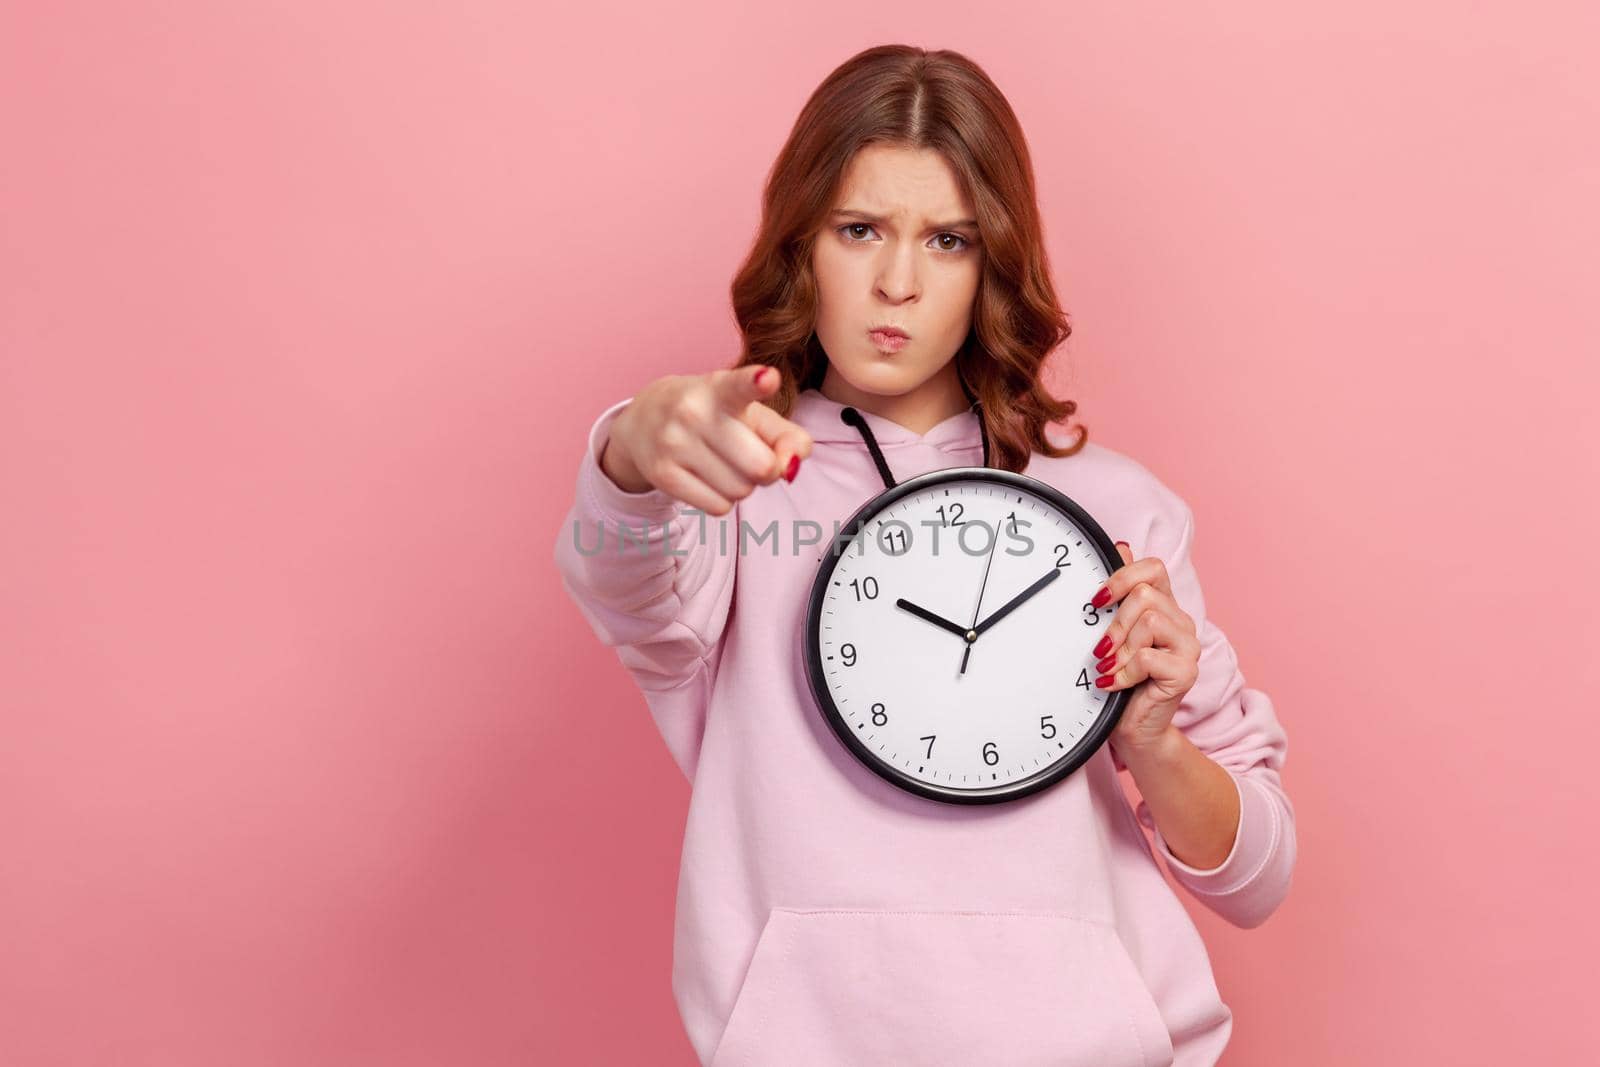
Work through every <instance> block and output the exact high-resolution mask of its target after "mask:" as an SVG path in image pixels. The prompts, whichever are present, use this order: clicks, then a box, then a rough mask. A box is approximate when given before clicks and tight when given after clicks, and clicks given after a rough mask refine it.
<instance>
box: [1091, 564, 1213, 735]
mask: <svg viewBox="0 0 1600 1067" xmlns="http://www.w3.org/2000/svg"><path fill="white" fill-rule="evenodd" d="M1117 551H1118V552H1119V553H1120V554H1121V555H1122V562H1123V563H1124V564H1125V566H1123V567H1121V568H1120V569H1118V570H1117V571H1116V572H1115V573H1113V574H1112V575H1111V577H1110V579H1108V580H1107V582H1106V584H1105V587H1104V589H1103V590H1102V591H1101V592H1100V593H1099V596H1098V599H1099V600H1100V601H1101V603H1103V604H1110V603H1116V604H1117V613H1116V615H1115V617H1113V618H1112V620H1111V626H1110V628H1109V629H1107V630H1106V633H1105V637H1104V638H1103V639H1102V640H1101V642H1100V644H1098V645H1097V646H1095V649H1094V654H1095V655H1096V656H1098V657H1100V662H1099V663H1097V664H1096V667H1097V669H1098V670H1099V672H1100V674H1101V677H1100V678H1098V679H1096V681H1095V685H1096V686H1098V687H1100V688H1102V689H1106V690H1107V691H1109V692H1116V691H1117V690H1120V689H1127V688H1128V687H1130V686H1134V687H1136V688H1135V689H1134V690H1133V693H1132V694H1131V695H1130V696H1129V698H1128V703H1127V705H1126V706H1125V707H1124V708H1123V709H1122V718H1121V719H1120V720H1118V722H1117V728H1116V731H1115V732H1114V733H1113V734H1112V735H1111V736H1112V738H1113V740H1115V742H1116V744H1117V748H1118V749H1119V750H1120V751H1123V752H1126V751H1128V750H1130V749H1136V748H1140V747H1153V746H1155V745H1157V744H1159V743H1160V742H1161V741H1162V740H1164V739H1165V738H1166V736H1167V733H1168V731H1169V730H1171V729H1172V715H1173V713H1174V712H1175V711H1177V710H1178V704H1179V703H1180V702H1181V701H1182V700H1183V697H1184V694H1186V693H1188V692H1189V690H1190V689H1192V688H1193V687H1194V683H1195V679H1196V678H1197V677H1199V674H1200V638H1199V636H1198V635H1197V634H1196V632H1195V625H1194V620H1193V619H1191V618H1190V617H1189V615H1188V613H1187V612H1185V611H1184V610H1183V609H1182V608H1180V607H1178V602H1177V601H1176V600H1174V599H1173V597H1172V583H1171V582H1170V581H1168V578H1167V567H1166V564H1164V563H1162V562H1161V560H1159V559H1157V558H1156V557H1155V556H1147V557H1146V558H1144V559H1140V560H1135V559H1134V558H1133V550H1132V549H1131V548H1129V547H1128V545H1127V543H1126V542H1123V541H1118V542H1117ZM1108 679H1109V680H1108Z"/></svg>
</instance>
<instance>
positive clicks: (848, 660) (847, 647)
mask: <svg viewBox="0 0 1600 1067" xmlns="http://www.w3.org/2000/svg"><path fill="white" fill-rule="evenodd" d="M839 658H840V659H842V660H844V665H845V666H846V667H854V666H855V665H856V646H855V645H852V644H850V643H849V642H848V641H847V642H845V643H844V644H842V645H840V646H839Z"/></svg>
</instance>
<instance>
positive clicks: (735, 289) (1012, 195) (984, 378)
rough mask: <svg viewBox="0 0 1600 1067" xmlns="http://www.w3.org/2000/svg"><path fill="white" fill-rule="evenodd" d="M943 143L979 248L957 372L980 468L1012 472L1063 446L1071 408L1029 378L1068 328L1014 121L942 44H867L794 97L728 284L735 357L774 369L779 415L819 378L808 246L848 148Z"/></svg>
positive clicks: (828, 206) (974, 72) (971, 68)
mask: <svg viewBox="0 0 1600 1067" xmlns="http://www.w3.org/2000/svg"><path fill="white" fill-rule="evenodd" d="M875 143H878V144H888V145H894V146H900V147H907V148H918V149H921V148H928V149H933V150H935V151H938V152H940V153H942V154H943V155H944V157H945V159H947V160H948V161H949V162H950V165H951V167H952V168H953V169H954V170H955V172H956V175H957V180H958V181H959V183H960V185H961V188H962V190H963V192H965V193H966V195H967V196H968V197H969V198H970V199H971V201H972V203H973V205H974V206H975V208H976V218H977V220H978V231H979V234H980V237H981V240H982V242H983V245H984V246H985V248H986V254H985V256H984V265H983V274H982V277H981V278H980V279H979V282H978V293H977V299H976V301H975V304H974V308H973V316H972V319H973V321H972V328H971V329H970V330H969V331H968V333H967V337H966V340H965V341H964V342H963V343H962V346H961V348H960V349H959V350H958V351H957V353H956V356H955V360H956V371H957V374H958V375H959V377H960V379H961V383H962V387H963V388H964V389H965V390H966V392H967V396H968V398H969V399H970V400H975V401H977V402H979V403H980V404H981V405H982V408H981V412H982V417H983V420H984V429H985V430H986V431H987V432H988V435H989V448H990V461H989V465H990V466H991V467H995V468H999V469H1002V470H1008V471H1015V472H1020V471H1021V470H1022V468H1023V467H1024V466H1026V465H1027V462H1028V458H1029V456H1030V454H1031V453H1033V452H1042V453H1044V454H1045V455H1048V456H1070V455H1072V454H1074V453H1076V452H1077V451H1079V450H1080V449H1081V448H1083V446H1084V444H1085V443H1086V442H1087V441H1088V438H1089V434H1088V430H1087V429H1086V428H1084V427H1083V426H1082V425H1081V424H1080V426H1079V427H1078V431H1079V437H1078V440H1077V441H1076V442H1075V443H1074V444H1072V445H1071V446H1068V447H1058V446H1056V445H1054V444H1052V443H1051V442H1050V441H1049V440H1047V439H1046V438H1045V434H1044V431H1045V426H1046V425H1047V424H1048V423H1050V422H1052V421H1056V420H1061V419H1064V418H1066V416H1068V415H1071V414H1072V413H1073V412H1074V411H1076V410H1077V407H1078V406H1077V404H1076V403H1075V402H1074V401H1072V400H1058V399H1056V398H1055V397H1053V396H1051V395H1050V393H1049V392H1047V391H1046V390H1045V388H1044V386H1043V384H1042V383H1041V382H1040V380H1039V372H1040V367H1041V366H1042V365H1043V363H1044V360H1045V358H1046V357H1047V356H1048V355H1049V354H1050V353H1051V352H1052V351H1054V350H1055V349H1056V348H1057V347H1058V346H1059V345H1060V344H1061V343H1062V342H1063V341H1065V340H1066V339H1067V338H1068V337H1069V336H1070V335H1071V333H1072V327H1071V326H1070V325H1069V324H1068V322H1067V317H1066V314H1065V313H1064V312H1063V311H1062V310H1061V307H1060V305H1059V304H1058V303H1057V301H1056V296H1055V291H1054V288H1053V287H1052V286H1051V284H1050V269H1049V260H1048V258H1047V256H1046V254H1045V250H1044V240H1043V236H1042V233H1041V227H1040V221H1039V209H1038V204H1037V202H1036V200H1035V196H1034V181H1033V164H1032V162H1031V160H1030V158H1029V155H1028V146H1027V142H1026V140H1025V139H1024V137H1023V135H1022V127H1021V124H1020V123H1018V121H1017V117H1016V115H1015V114H1014V113H1013V112H1012V110H1011V105H1010V104H1009V103H1007V101H1006V99H1005V97H1004V96H1003V95H1001V93H1000V90H999V88H998V87H996V86H995V84H994V82H992V81H991V80H990V79H989V76H988V75H987V74H985V73H984V72H983V70H982V69H981V68H980V67H979V66H978V65H977V64H976V63H974V62H972V60H970V59H968V58H967V57H966V56H964V55H962V54H961V53H959V52H952V51H949V50H948V49H940V50H938V51H928V50H926V49H922V48H917V47H914V46H912V45H901V44H886V45H877V46H875V47H872V48H868V49H866V50H864V51H862V52H859V53H857V54H856V55H854V56H852V57H851V58H850V59H848V60H846V61H845V62H844V63H842V64H841V65H840V66H839V67H838V68H837V69H835V70H834V71H833V73H831V74H829V75H828V77H827V78H826V79H825V80H824V81H823V82H822V84H821V85H819V86H817V88H816V90H815V91H814V92H813V93H812V94H811V98H810V99H809V100H807V101H806V104H805V107H804V108H803V109H802V110H801V112H800V115H799V117H798V118H797V119H796V120H795V124H794V128H793V129H792V130H791V131H790V133H789V139H788V141H787V142H786V143H785V144H784V146H783V149H782V150H781V151H780V152H779V153H778V157H777V159H776V160H775V161H774V162H773V165H772V170H771V172H770V173H769V174H768V177H767V185H766V189H765V192H764V193H763V196H762V211H761V226H760V230H759V232H758V233H757V234H756V237H755V240H754V242H753V244H752V247H751V249H750V254H749V256H748V257H747V258H746V259H745V262H744V264H743V266H741V267H740V268H739V272H738V274H736V275H735V276H734V280H733V285H732V296H733V311H734V317H735V319H736V320H737V321H738V324H739V329H740V331H741V333H742V334H743V335H744V350H743V353H742V354H741V356H740V358H739V361H738V362H737V363H736V364H735V366H741V367H742V366H746V365H748V364H751V363H765V364H767V365H769V366H773V367H776V368H777V369H778V370H779V371H780V372H782V374H783V382H782V385H781V386H780V387H779V389H778V392H777V393H775V394H773V395H772V396H771V397H768V398H767V399H766V401H765V403H766V404H767V405H768V406H769V407H772V408H773V409H775V410H776V411H777V412H778V413H779V414H780V415H784V416H787V415H788V414H789V411H790V409H791V407H792V405H793V403H794V398H795V394H796V393H798V392H799V391H800V390H802V389H807V388H813V387H817V386H820V385H821V384H822V379H823V375H824V373H825V372H826V371H827V363H828V358H827V355H826V353H824V352H823V350H822V347H821V344H820V343H819V342H818V340H817V336H816V332H815V330H814V329H813V323H814V322H815V321H816V301H817V286H816V278H815V276H814V275H813V273H812V270H811V252H812V247H813V245H814V243H815V241H816V239H817V235H818V231H819V230H820V229H821V228H822V224H823V222H824V221H825V220H826V218H827V216H828V214H829V212H831V211H832V210H833V208H834V206H835V199H836V197H837V196H838V191H839V186H840V183H841V182H842V180H843V177H844V172H845V170H846V168H847V166H848V165H849V162H850V160H851V158H852V157H853V156H854V155H855V153H856V152H857V151H858V150H859V149H861V148H862V147H864V146H866V145H868V144H875Z"/></svg>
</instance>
